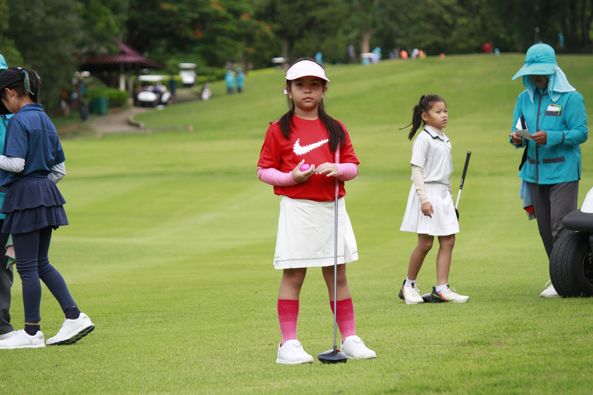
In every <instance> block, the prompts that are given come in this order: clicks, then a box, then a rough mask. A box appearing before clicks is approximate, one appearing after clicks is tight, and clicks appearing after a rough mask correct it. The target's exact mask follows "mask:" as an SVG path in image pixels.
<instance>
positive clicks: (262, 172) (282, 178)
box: [257, 167, 297, 187]
mask: <svg viewBox="0 0 593 395" xmlns="http://www.w3.org/2000/svg"><path fill="white" fill-rule="evenodd" d="M257 176H258V177H259V179H260V180H262V181H263V182H265V183H266V184H270V185H273V186H275V187H287V186H290V185H296V184H297V182H296V181H295V180H294V178H293V177H292V174H290V173H284V172H281V171H280V170H278V169H274V168H268V169H262V168H261V167H258V168H257Z"/></svg>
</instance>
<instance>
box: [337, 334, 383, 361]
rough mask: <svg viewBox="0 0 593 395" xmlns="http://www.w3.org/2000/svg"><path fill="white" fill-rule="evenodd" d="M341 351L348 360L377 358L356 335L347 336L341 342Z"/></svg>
mask: <svg viewBox="0 0 593 395" xmlns="http://www.w3.org/2000/svg"><path fill="white" fill-rule="evenodd" d="M342 351H343V352H344V354H346V356H347V357H348V359H370V358H377V353H376V352H374V351H373V350H371V349H370V348H368V347H367V346H365V344H364V342H363V341H362V339H361V338H360V337H358V336H356V335H352V336H348V337H347V338H346V340H344V341H343V342H342Z"/></svg>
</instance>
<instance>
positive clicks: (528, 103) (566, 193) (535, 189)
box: [510, 43, 588, 297]
mask: <svg viewBox="0 0 593 395" xmlns="http://www.w3.org/2000/svg"><path fill="white" fill-rule="evenodd" d="M519 77H522V80H523V86H524V87H525V90H523V91H522V92H521V93H520V94H519V97H518V98H517V102H516V104H515V110H514V113H513V117H514V118H513V127H512V128H511V138H510V142H511V144H513V145H514V146H515V147H517V148H522V147H524V153H523V159H522V161H521V166H520V172H519V177H521V179H522V180H523V183H524V185H525V187H526V188H524V190H525V191H526V192H527V193H528V195H529V196H528V198H530V199H531V202H532V204H533V209H534V214H535V217H536V219H537V225H538V229H539V233H540V237H541V239H542V241H543V244H544V247H545V249H546V253H547V255H548V258H549V257H550V255H551V253H552V249H553V247H554V243H555V242H556V241H557V240H558V239H559V238H560V237H561V236H562V234H563V233H564V232H566V230H565V229H564V226H563V224H562V219H563V218H564V216H565V215H566V214H568V213H569V212H571V211H573V210H576V208H577V198H578V192H579V180H580V179H581V148H580V145H581V144H582V143H584V142H585V141H586V140H587V134H588V130H587V112H586V110H585V104H584V101H583V96H582V95H581V94H580V93H579V92H577V91H576V89H575V88H574V87H573V86H572V85H570V83H569V82H568V79H567V78H566V75H565V74H564V72H563V71H562V69H560V67H559V66H558V64H557V63H556V54H555V52H554V49H553V48H552V47H551V46H549V45H547V44H543V43H539V44H535V45H532V46H531V47H530V48H529V49H528V50H527V53H526V55H525V64H524V65H523V67H521V69H520V70H519V71H518V72H517V73H516V74H515V75H514V76H513V80H515V79H517V78H519ZM520 129H523V130H520ZM524 198H525V197H524ZM540 296H542V297H555V296H558V294H557V292H556V290H555V289H554V286H553V284H550V285H549V286H547V288H546V289H544V291H543V292H542V293H541V294H540Z"/></svg>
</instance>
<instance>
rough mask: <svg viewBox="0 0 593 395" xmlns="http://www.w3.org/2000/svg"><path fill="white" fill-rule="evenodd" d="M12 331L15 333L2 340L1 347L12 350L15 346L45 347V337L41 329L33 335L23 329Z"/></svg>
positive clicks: (0, 341)
mask: <svg viewBox="0 0 593 395" xmlns="http://www.w3.org/2000/svg"><path fill="white" fill-rule="evenodd" d="M10 333H14V335H12V336H10V337H9V338H7V339H4V340H0V349H4V350H11V349H15V348H39V347H45V338H44V337H43V332H41V331H37V333H36V334H35V335H33V336H31V335H29V334H28V333H27V332H25V331H24V330H23V329H21V330H18V331H14V332H10Z"/></svg>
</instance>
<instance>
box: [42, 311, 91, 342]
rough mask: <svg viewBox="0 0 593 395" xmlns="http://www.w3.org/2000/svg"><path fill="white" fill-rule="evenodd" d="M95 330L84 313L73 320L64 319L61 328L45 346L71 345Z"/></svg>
mask: <svg viewBox="0 0 593 395" xmlns="http://www.w3.org/2000/svg"><path fill="white" fill-rule="evenodd" d="M93 329H95V325H93V323H92V321H91V319H90V318H89V316H88V315H86V314H85V313H80V316H79V317H78V318H77V319H75V320H69V319H65V320H64V323H63V324H62V327H61V328H60V330H59V331H58V333H56V335H55V336H54V337H50V338H49V339H47V345H48V346H52V345H60V344H73V343H76V342H77V341H79V340H80V339H82V338H83V337H84V336H86V335H88V334H89V333H91V331H92V330H93Z"/></svg>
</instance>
